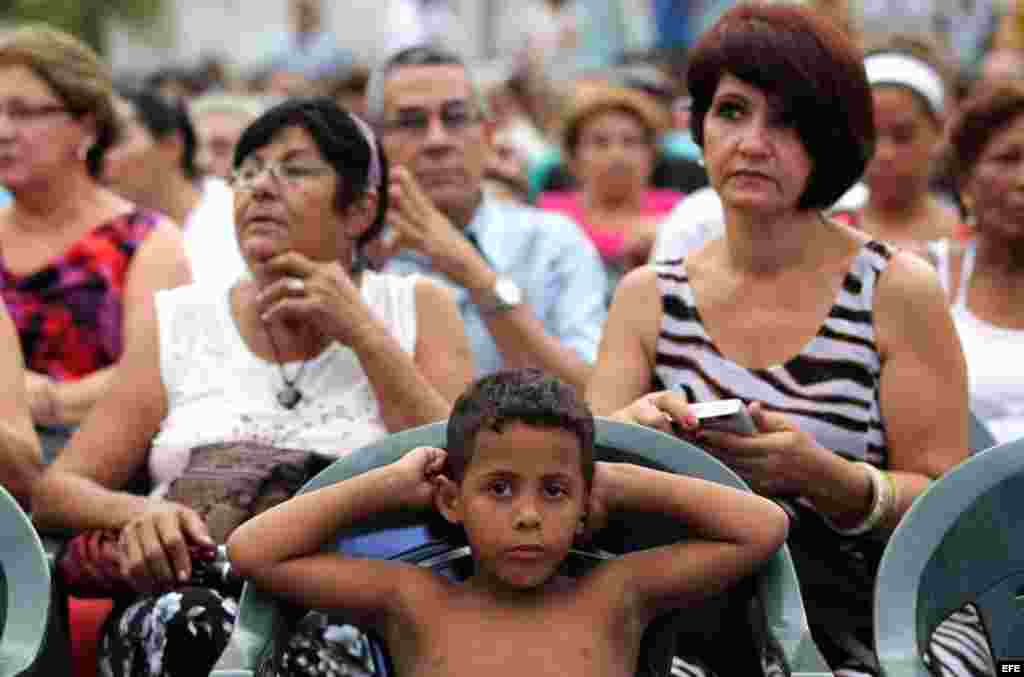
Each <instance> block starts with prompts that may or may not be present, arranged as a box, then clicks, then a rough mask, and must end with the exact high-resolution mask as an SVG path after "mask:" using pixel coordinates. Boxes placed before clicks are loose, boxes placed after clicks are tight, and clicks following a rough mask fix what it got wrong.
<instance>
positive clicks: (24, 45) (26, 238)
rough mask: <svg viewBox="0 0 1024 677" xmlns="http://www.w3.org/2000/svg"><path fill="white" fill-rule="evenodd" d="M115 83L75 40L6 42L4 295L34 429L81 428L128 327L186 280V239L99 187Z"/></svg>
mask: <svg viewBox="0 0 1024 677" xmlns="http://www.w3.org/2000/svg"><path fill="white" fill-rule="evenodd" d="M111 95H112V85H111V79H110V73H109V69H108V68H107V66H105V65H104V64H103V63H102V62H101V61H100V59H99V57H98V56H97V55H96V54H95V53H93V52H92V50H90V49H89V48H88V47H86V46H85V45H83V44H81V43H79V42H78V41H77V40H75V39H74V38H72V37H71V36H69V35H66V34H64V33H61V32H59V31H56V30H53V29H50V28H47V27H27V28H20V29H17V30H14V31H11V32H8V33H6V34H5V35H4V36H3V37H2V38H0V184H2V185H3V186H5V187H6V188H7V189H8V190H9V191H10V192H11V193H12V195H13V197H14V199H13V201H12V203H11V205H10V206H8V207H5V208H3V209H2V210H0V248H2V250H3V258H2V261H0V280H2V284H0V293H2V294H3V298H4V301H5V303H6V304H7V308H8V310H9V311H10V313H11V316H12V318H13V320H14V323H15V325H16V327H17V329H18V336H19V338H20V340H21V348H22V351H23V352H24V356H25V366H26V372H25V379H26V387H27V389H28V393H29V403H30V407H31V410H32V415H33V419H34V420H35V422H36V423H37V424H48V425H49V424H57V425H74V424H77V423H78V422H79V421H81V420H82V418H83V417H84V416H85V414H86V413H87V412H88V411H89V409H90V407H91V406H92V404H93V403H94V402H95V401H96V400H97V399H99V397H100V396H101V395H102V394H103V392H104V391H105V390H106V388H107V387H108V385H109V384H110V383H111V381H112V377H113V373H114V369H115V366H116V365H117V364H118V362H119V361H120V359H121V354H122V338H123V330H124V327H125V326H126V325H127V324H128V323H129V322H130V321H131V317H132V316H133V315H134V314H136V313H139V312H142V309H143V308H144V307H145V306H146V305H147V304H148V303H149V300H150V299H151V297H152V295H153V292H154V291H156V290H158V289H162V288H168V287H175V286H178V285H180V284H184V283H186V282H188V280H189V268H188V263H187V260H186V258H185V254H184V250H183V246H182V240H181V234H180V233H179V232H178V229H177V228H176V227H175V226H174V224H172V223H170V222H169V221H168V220H167V219H166V218H164V217H162V216H160V215H159V214H157V213H156V212H152V211H147V210H143V209H139V208H138V207H136V206H135V205H134V204H132V203H130V202H128V201H126V200H124V199H122V198H120V197H118V196H117V195H115V194H114V193H112V192H110V191H108V190H107V189H105V188H104V187H103V186H101V185H100V184H99V183H98V182H97V175H98V172H99V168H100V164H101V162H102V159H103V154H104V152H105V151H106V149H107V148H108V147H109V146H110V145H111V143H112V142H113V140H114V138H115V135H116V131H117V128H116V123H115V117H114V109H113V104H112V100H111Z"/></svg>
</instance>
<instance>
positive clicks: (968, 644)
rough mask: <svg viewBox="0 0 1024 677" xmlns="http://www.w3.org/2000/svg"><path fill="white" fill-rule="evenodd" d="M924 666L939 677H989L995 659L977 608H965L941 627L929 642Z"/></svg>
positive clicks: (940, 624)
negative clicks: (926, 665)
mask: <svg viewBox="0 0 1024 677" xmlns="http://www.w3.org/2000/svg"><path fill="white" fill-rule="evenodd" d="M925 663H927V664H928V667H929V669H930V670H931V671H932V674H934V675H937V676H938V677H989V676H992V675H995V674H996V666H995V658H994V657H993V656H992V647H991V645H990V644H989V639H988V633H987V632H986V630H985V623H984V621H983V620H982V618H981V614H980V613H979V611H978V607H976V606H975V605H974V604H970V603H968V604H965V605H964V606H963V607H962V608H960V609H958V610H957V611H954V612H953V613H952V614H950V615H949V616H947V617H946V619H945V620H944V621H942V622H941V623H939V625H938V627H936V628H935V632H933V633H932V636H931V638H929V641H928V651H927V652H926V653H925Z"/></svg>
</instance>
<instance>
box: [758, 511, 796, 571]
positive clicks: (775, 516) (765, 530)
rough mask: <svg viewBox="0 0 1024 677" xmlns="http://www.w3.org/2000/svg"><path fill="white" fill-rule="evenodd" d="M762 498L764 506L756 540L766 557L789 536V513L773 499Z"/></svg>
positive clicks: (773, 552) (772, 553)
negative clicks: (758, 536)
mask: <svg viewBox="0 0 1024 677" xmlns="http://www.w3.org/2000/svg"><path fill="white" fill-rule="evenodd" d="M763 500H764V502H765V506H764V514H763V516H762V519H761V520H759V522H760V524H761V529H760V530H759V531H760V538H759V539H758V540H759V541H760V545H761V546H762V547H763V548H764V553H765V559H767V558H769V557H771V556H772V555H774V554H775V552H776V551H777V550H778V549H779V548H781V547H782V546H783V544H784V543H785V542H786V538H787V537H788V536H789V514H788V513H787V512H786V511H785V510H784V509H783V508H782V506H780V505H779V504H777V503H776V502H775V501H769V500H768V499H763Z"/></svg>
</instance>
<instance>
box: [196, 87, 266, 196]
mask: <svg viewBox="0 0 1024 677" xmlns="http://www.w3.org/2000/svg"><path fill="white" fill-rule="evenodd" d="M266 101H267V100H266V99H265V98H263V97H257V96H249V95H243V94H204V95H203V96H201V97H199V98H197V99H194V100H193V101H192V102H191V103H190V104H189V106H188V111H189V116H190V117H191V119H192V124H193V125H194V126H195V130H196V168H197V169H198V170H199V173H200V174H203V175H206V176H219V177H220V178H222V179H225V180H227V179H230V178H231V163H232V161H233V159H234V154H235V144H236V143H238V137H239V136H241V135H242V130H244V129H245V128H246V127H248V126H249V124H250V123H251V122H252V121H253V120H255V119H256V118H258V117H259V116H260V115H261V114H262V113H263V111H265V110H266V109H267V103H266Z"/></svg>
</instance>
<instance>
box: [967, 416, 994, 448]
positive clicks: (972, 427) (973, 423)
mask: <svg viewBox="0 0 1024 677" xmlns="http://www.w3.org/2000/svg"><path fill="white" fill-rule="evenodd" d="M968 417H969V418H968V423H967V425H968V428H967V435H968V445H969V446H970V451H971V453H972V454H976V453H978V452H979V451H984V450H985V449H991V448H992V447H994V446H996V438H995V437H993V436H992V433H991V432H990V431H989V429H988V426H986V425H985V423H984V421H982V420H981V419H980V418H978V416H977V414H975V413H974V412H973V411H972V412H969V414H968Z"/></svg>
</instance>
